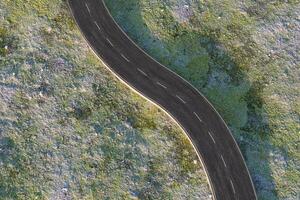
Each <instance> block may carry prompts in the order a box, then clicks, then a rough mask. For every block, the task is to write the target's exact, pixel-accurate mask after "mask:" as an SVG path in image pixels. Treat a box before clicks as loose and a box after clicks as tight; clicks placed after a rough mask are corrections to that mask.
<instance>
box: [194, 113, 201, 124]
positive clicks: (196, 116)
mask: <svg viewBox="0 0 300 200" xmlns="http://www.w3.org/2000/svg"><path fill="white" fill-rule="evenodd" d="M194 115H195V116H196V117H197V118H198V120H199V121H200V122H202V119H201V118H200V117H199V115H198V114H197V113H196V112H194Z"/></svg>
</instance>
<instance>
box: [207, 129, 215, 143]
mask: <svg viewBox="0 0 300 200" xmlns="http://www.w3.org/2000/svg"><path fill="white" fill-rule="evenodd" d="M208 134H209V136H210V138H211V139H212V141H213V142H214V143H215V144H216V141H215V139H214V137H213V136H212V134H211V132H210V131H208Z"/></svg>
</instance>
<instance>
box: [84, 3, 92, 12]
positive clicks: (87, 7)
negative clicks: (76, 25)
mask: <svg viewBox="0 0 300 200" xmlns="http://www.w3.org/2000/svg"><path fill="white" fill-rule="evenodd" d="M85 7H86V9H87V11H88V12H89V14H91V10H90V8H89V5H88V4H87V3H85Z"/></svg>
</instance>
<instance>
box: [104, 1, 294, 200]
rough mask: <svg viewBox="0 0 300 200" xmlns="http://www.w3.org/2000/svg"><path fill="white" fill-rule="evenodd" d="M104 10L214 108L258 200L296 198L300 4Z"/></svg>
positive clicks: (142, 5) (171, 4) (113, 6)
mask: <svg viewBox="0 0 300 200" xmlns="http://www.w3.org/2000/svg"><path fill="white" fill-rule="evenodd" d="M106 3H107V5H108V7H109V9H110V11H111V12H112V14H113V16H114V17H115V19H116V20H117V22H118V23H119V24H120V25H121V26H122V28H123V29H124V30H125V31H126V32H127V33H128V35H130V37H131V38H133V40H135V41H136V42H137V43H138V44H139V45H140V46H141V47H143V48H144V49H145V50H146V51H147V52H148V53H149V54H150V55H151V56H153V57H154V58H155V59H157V60H158V61H160V62H161V63H163V64H164V65H165V66H167V67H169V68H170V69H172V70H174V71H175V72H177V73H178V74H180V75H181V76H183V77H184V78H186V79H187V80H189V81H190V82H191V83H192V84H193V85H194V86H196V87H197V88H198V89H199V90H200V91H201V92H202V93H204V94H205V96H207V97H208V98H209V100H210V101H211V102H212V103H213V104H214V106H215V107H216V108H217V110H218V111H219V113H220V114H221V115H222V116H223V117H224V119H225V121H226V122H227V124H229V126H230V128H231V130H232V132H233V134H234V136H235V138H236V140H237V141H238V143H239V145H240V147H241V149H242V151H243V154H244V157H245V158H246V161H247V164H248V167H249V169H250V172H251V175H252V178H253V180H254V184H255V187H256V189H257V193H258V197H259V199H268V200H270V199H298V198H299V194H300V184H299V183H300V182H299V180H300V176H299V175H300V171H299V167H298V166H299V164H300V151H299V144H298V143H299V136H300V132H299V131H300V126H299V124H300V123H299V112H298V110H299V109H298V108H299V106H298V104H299V103H297V102H299V99H300V98H299V94H300V89H299V88H300V87H299V72H300V71H299V69H300V64H299V48H298V47H297V46H299V28H300V23H299V10H300V9H299V8H300V4H299V3H300V2H299V1H297V0H296V1H276V0H274V1H250V0H246V1H234V0H225V1H223V0H222V1H219V0H216V1H200V0H199V1H189V0H154V1H153V0H151V1H150V0H127V1H119V0H110V1H108V0H107V1H106Z"/></svg>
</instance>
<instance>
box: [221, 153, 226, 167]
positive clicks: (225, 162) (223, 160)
mask: <svg viewBox="0 0 300 200" xmlns="http://www.w3.org/2000/svg"><path fill="white" fill-rule="evenodd" d="M221 159H222V161H223V164H224V166H225V167H227V165H226V162H225V160H224V158H223V156H222V155H221Z"/></svg>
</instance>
